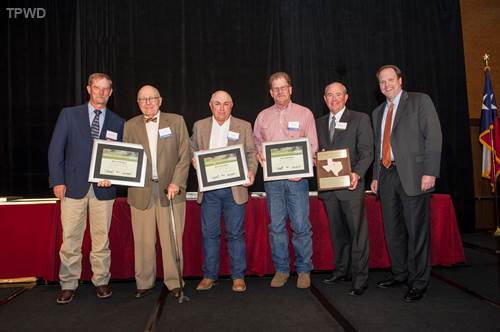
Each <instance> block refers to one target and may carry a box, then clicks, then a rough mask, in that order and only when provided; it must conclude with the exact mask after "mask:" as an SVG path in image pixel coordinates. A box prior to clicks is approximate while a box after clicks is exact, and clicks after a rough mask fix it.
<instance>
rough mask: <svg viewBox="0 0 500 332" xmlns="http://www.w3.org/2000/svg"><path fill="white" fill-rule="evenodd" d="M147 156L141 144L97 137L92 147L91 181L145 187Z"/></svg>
mask: <svg viewBox="0 0 500 332" xmlns="http://www.w3.org/2000/svg"><path fill="white" fill-rule="evenodd" d="M146 164H147V156H146V153H145V152H144V147H143V146H142V145H140V144H132V143H123V142H115V141H105V140H100V139H96V140H94V146H93V149H92V159H91V163H90V171H89V182H99V181H100V180H110V181H111V184H117V185H123V186H130V187H144V180H145V177H146Z"/></svg>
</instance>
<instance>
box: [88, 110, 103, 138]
mask: <svg viewBox="0 0 500 332" xmlns="http://www.w3.org/2000/svg"><path fill="white" fill-rule="evenodd" d="M94 113H95V116H94V120H92V125H91V126H90V133H91V134H92V138H94V139H97V138H99V115H100V114H101V113H102V111H101V110H94Z"/></svg>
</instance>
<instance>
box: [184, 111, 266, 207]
mask: <svg viewBox="0 0 500 332" xmlns="http://www.w3.org/2000/svg"><path fill="white" fill-rule="evenodd" d="M212 121H213V120H212V117H208V118H205V119H202V120H199V121H196V122H195V124H194V126H193V135H191V155H193V153H194V152H195V151H199V150H208V149H209V147H210V134H211V132H212ZM229 130H230V131H232V132H235V133H239V134H240V136H239V139H238V140H236V141H231V140H228V142H227V145H228V146H229V145H236V144H243V149H244V151H245V159H246V161H247V168H248V170H249V171H252V172H253V173H254V174H257V159H256V154H257V149H256V147H255V143H254V139H253V131H252V125H251V124H250V122H247V121H245V120H240V119H238V118H235V117H234V116H231V121H230V122H229ZM231 190H232V192H233V198H234V201H235V202H236V203H237V204H243V203H246V202H247V201H248V189H247V187H244V186H233V187H231ZM202 200H203V193H201V192H198V199H197V201H198V203H201V202H202Z"/></svg>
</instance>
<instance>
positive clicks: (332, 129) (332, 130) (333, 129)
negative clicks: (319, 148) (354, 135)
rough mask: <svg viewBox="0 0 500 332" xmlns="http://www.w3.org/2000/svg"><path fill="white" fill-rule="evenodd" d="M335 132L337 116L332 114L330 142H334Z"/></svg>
mask: <svg viewBox="0 0 500 332" xmlns="http://www.w3.org/2000/svg"><path fill="white" fill-rule="evenodd" d="M333 134H335V116H332V121H330V143H332V142H333Z"/></svg>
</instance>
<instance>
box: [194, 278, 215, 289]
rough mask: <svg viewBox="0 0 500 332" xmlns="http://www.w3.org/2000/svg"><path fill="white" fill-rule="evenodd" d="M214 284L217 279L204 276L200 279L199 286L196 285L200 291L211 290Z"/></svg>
mask: <svg viewBox="0 0 500 332" xmlns="http://www.w3.org/2000/svg"><path fill="white" fill-rule="evenodd" d="M214 284H215V280H213V279H209V278H203V280H202V281H200V283H199V284H198V286H196V290H199V291H205V290H209V289H210V288H212V287H213V286H214Z"/></svg>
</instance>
